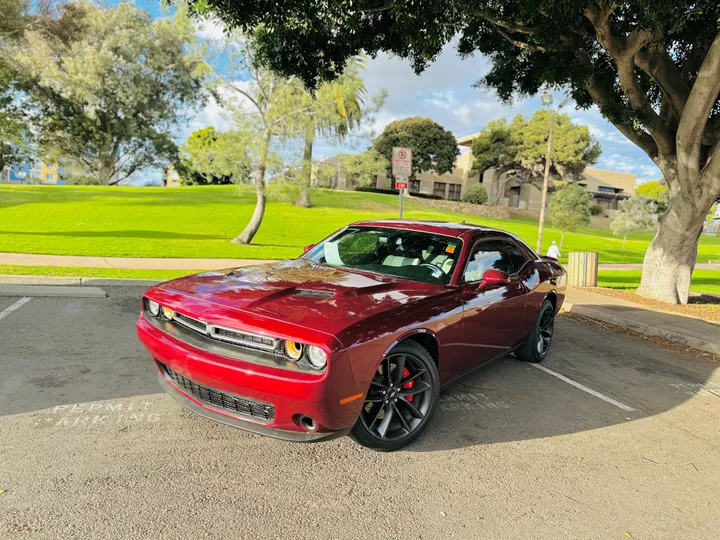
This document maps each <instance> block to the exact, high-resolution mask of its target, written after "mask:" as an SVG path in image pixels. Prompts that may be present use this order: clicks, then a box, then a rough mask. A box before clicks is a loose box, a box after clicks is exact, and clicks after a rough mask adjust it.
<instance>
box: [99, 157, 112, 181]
mask: <svg viewBox="0 0 720 540" xmlns="http://www.w3.org/2000/svg"><path fill="white" fill-rule="evenodd" d="M99 161H100V163H99V166H98V182H100V185H101V186H108V185H110V181H111V180H112V177H113V165H114V163H111V160H110V157H109V156H100V160H99Z"/></svg>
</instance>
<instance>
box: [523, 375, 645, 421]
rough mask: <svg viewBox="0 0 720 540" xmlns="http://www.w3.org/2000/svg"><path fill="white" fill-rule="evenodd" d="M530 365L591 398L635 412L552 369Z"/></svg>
mask: <svg viewBox="0 0 720 540" xmlns="http://www.w3.org/2000/svg"><path fill="white" fill-rule="evenodd" d="M530 365H531V366H533V367H536V368H538V369H539V370H541V371H544V372H545V373H547V374H548V375H552V376H553V377H557V378H558V379H560V380H561V381H565V382H566V383H568V384H571V385H573V386H574V387H575V388H579V389H580V390H582V391H583V392H587V393H588V394H590V395H591V396H595V397H596V398H599V399H602V400H603V401H607V402H608V403H609V404H610V405H615V406H616V407H617V408H618V409H622V410H623V411H627V412H633V411H634V410H635V409H633V408H632V407H628V406H627V405H625V404H624V403H620V402H619V401H616V400H614V399H613V398H611V397H608V396H606V395H604V394H601V393H600V392H597V391H595V390H593V389H592V388H588V387H587V386H585V385H584V384H580V383H579V382H576V381H573V380H572V379H569V378H567V377H566V376H565V375H560V374H559V373H558V372H556V371H553V370H552V369H548V368H546V367H545V366H541V365H540V364H530Z"/></svg>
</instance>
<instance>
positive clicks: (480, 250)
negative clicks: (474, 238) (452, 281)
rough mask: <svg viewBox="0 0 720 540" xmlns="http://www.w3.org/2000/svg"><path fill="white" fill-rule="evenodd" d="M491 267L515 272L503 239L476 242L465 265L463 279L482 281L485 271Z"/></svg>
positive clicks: (511, 272) (509, 272)
mask: <svg viewBox="0 0 720 540" xmlns="http://www.w3.org/2000/svg"><path fill="white" fill-rule="evenodd" d="M491 268H492V269H495V270H502V271H503V272H507V273H508V274H513V273H514V272H515V270H514V269H513V266H512V263H511V262H510V256H509V255H508V252H507V250H506V249H505V243H504V242H503V241H502V240H487V241H485V242H479V243H477V244H475V247H474V248H473V251H472V253H471V254H470V258H469V259H468V263H467V266H466V267H465V274H463V280H464V281H466V282H472V281H480V280H481V279H482V277H483V274H485V271H486V270H490V269H491Z"/></svg>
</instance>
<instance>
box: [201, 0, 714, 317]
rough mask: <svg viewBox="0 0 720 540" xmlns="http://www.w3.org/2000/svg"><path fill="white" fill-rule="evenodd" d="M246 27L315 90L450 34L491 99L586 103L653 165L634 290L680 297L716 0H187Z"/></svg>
mask: <svg viewBox="0 0 720 540" xmlns="http://www.w3.org/2000/svg"><path fill="white" fill-rule="evenodd" d="M195 5H196V6H197V9H202V10H211V11H213V12H214V13H216V14H218V15H219V16H220V17H221V18H223V19H224V20H225V21H226V22H227V23H228V24H230V25H233V26H242V27H245V28H246V29H254V30H255V32H257V33H258V34H259V37H260V47H259V58H260V59H262V60H263V61H264V62H265V63H266V64H267V65H269V66H271V67H273V68H275V69H276V70H278V71H280V72H282V73H285V74H295V75H297V76H300V77H302V78H303V80H304V81H306V83H308V84H310V85H314V84H316V83H317V81H318V80H319V79H324V78H329V77H332V76H334V75H335V74H336V73H338V72H339V71H341V70H342V69H343V66H344V63H345V61H346V60H347V59H348V58H351V57H352V56H354V55H356V54H358V53H360V52H361V51H365V52H367V53H369V54H374V53H376V52H378V51H381V50H385V51H389V52H393V53H395V54H397V55H399V56H402V57H406V58H410V59H411V61H412V63H413V66H414V67H415V69H416V70H422V69H423V68H424V67H425V66H426V64H427V63H428V62H429V61H432V60H433V59H434V58H435V57H436V56H437V55H438V54H439V52H440V51H441V50H442V47H443V46H444V45H445V44H446V43H448V42H449V41H450V40H451V39H453V37H454V36H456V35H457V34H458V33H459V34H460V41H459V52H460V53H461V54H472V53H474V52H481V53H483V54H486V55H488V56H489V57H490V59H491V62H492V67H491V69H490V70H489V71H488V72H487V74H486V75H485V76H484V77H483V78H482V79H481V84H483V85H486V86H488V87H491V88H493V89H495V90H496V91H497V93H498V95H499V96H500V97H501V98H502V99H506V100H509V99H511V98H512V97H513V96H515V95H518V94H519V95H533V94H536V93H538V92H539V91H541V90H542V89H543V88H545V87H556V88H557V87H565V88H568V89H569V90H570V92H571V94H572V97H573V98H574V100H575V102H576V103H577V104H578V105H579V106H581V107H589V106H591V105H593V104H594V105H597V106H598V108H599V109H600V111H601V112H602V114H603V115H604V116H605V117H606V118H607V119H608V120H610V121H611V122H612V123H613V124H614V125H615V126H616V127H617V128H618V130H620V132H621V133H623V135H625V136H626V137H627V138H628V139H629V140H630V141H631V142H632V143H634V144H635V145H637V146H638V147H639V148H641V149H642V150H643V151H644V152H645V153H647V155H648V156H649V157H650V158H651V159H652V160H653V161H654V162H655V163H656V164H657V165H658V167H660V169H661V170H662V172H663V175H664V177H665V179H666V181H667V183H668V189H669V204H668V208H667V210H666V212H665V214H664V215H663V217H662V220H661V222H660V227H659V229H658V232H657V235H656V236H655V238H654V240H653V241H652V243H651V245H650V248H649V249H648V251H647V253H646V255H645V261H644V265H643V275H642V281H641V285H640V288H639V289H638V293H640V294H642V295H645V296H649V297H652V298H656V299H658V300H661V301H665V302H671V303H685V302H687V298H688V292H689V288H690V278H691V275H692V271H693V269H694V266H695V260H696V258H697V243H698V238H699V236H700V232H701V230H702V222H703V219H704V217H705V214H706V213H707V211H708V209H709V208H710V207H711V206H712V204H713V202H714V201H715V199H717V197H718V193H720V156H719V155H716V154H717V153H718V152H720V144H718V143H719V142H720V105H718V93H719V92H720V34H719V33H718V24H717V21H718V20H719V19H720V5H718V2H717V0H697V1H694V2H688V1H687V0H664V1H661V2H658V1H649V0H624V1H621V0H615V1H613V0H595V1H591V0H554V1H551V2H550V1H548V2H538V1H537V0H503V1H498V0H478V1H475V2H467V1H466V0H447V1H441V2H438V1H435V2H427V3H424V4H423V6H422V9H418V8H417V5H416V3H415V2H413V1H411V0H395V1H392V2H382V1H379V0H353V1H349V0H340V1H332V2H331V1H329V0H314V1H312V2H306V1H304V0H289V1H287V2H283V3H282V4H278V3H277V2H275V1H271V0H255V1H253V2H250V1H247V0H239V1H236V2H226V1H224V0H195Z"/></svg>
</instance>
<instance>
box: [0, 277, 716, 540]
mask: <svg viewBox="0 0 720 540" xmlns="http://www.w3.org/2000/svg"><path fill="white" fill-rule="evenodd" d="M107 290H108V293H109V296H108V298H104V299H103V298H92V299H81V298H31V299H29V300H27V301H25V302H24V303H20V305H18V301H19V299H18V298H0V368H1V370H2V371H1V372H0V538H62V539H69V538H102V539H114V538H152V539H159V538H205V537H208V538H214V537H221V536H222V537H224V538H263V539H264V538H268V539H278V538H293V539H297V538H332V539H336V538H355V539H356V538H362V539H364V538H378V537H382V538H432V539H434V538H473V539H476V538H533V539H537V538H552V539H557V538H599V539H611V538H628V537H631V538H638V539H640V538H653V539H654V538H671V539H677V538H708V539H710V538H713V539H715V538H718V530H720V497H719V496H718V493H719V492H718V486H719V485H720V467H719V466H718V465H719V464H720V366H718V365H717V364H713V363H710V362H708V361H706V360H701V359H697V358H693V357H690V356H685V355H683V354H680V353H677V352H671V351H666V350H662V349H659V348H657V347H655V346H654V345H652V344H650V343H647V342H645V341H643V340H641V339H637V338H632V337H629V336H625V335H622V334H616V333H611V332H602V331H599V330H598V329H597V328H595V327H592V326H586V325H583V324H580V323H577V322H574V321H571V320H560V321H559V322H558V324H557V329H556V338H555V343H554V346H553V349H552V351H551V353H550V355H549V357H548V358H547V359H546V361H545V362H544V363H543V364H542V368H543V369H539V368H537V367H535V366H531V365H527V364H523V363H520V362H518V361H516V360H514V359H513V358H512V357H508V358H505V359H502V360H499V361H497V362H495V363H493V364H490V365H488V366H487V367H485V368H483V369H481V370H479V371H477V372H476V373H474V374H473V375H471V376H470V377H469V378H466V379H464V380H463V381H462V382H461V383H460V384H458V385H456V386H455V387H453V388H452V389H451V390H449V391H447V392H445V393H444V394H443V395H442V396H441V404H440V408H439V411H438V414H437V415H436V416H435V418H434V420H433V423H432V425H431V426H430V429H429V430H428V432H427V433H426V434H424V435H423V437H421V438H420V439H419V440H418V441H417V442H416V443H415V444H414V445H412V446H411V447H410V448H409V449H407V450H404V451H400V452H395V453H391V454H382V453H376V452H372V451H369V450H366V449H363V448H361V447H360V446H358V445H357V444H355V443H354V442H353V441H352V440H351V439H349V438H343V439H338V440H334V441H331V442H327V443H320V444H312V445H302V444H292V443H286V442H281V441H276V440H273V439H268V438H262V437H259V436H255V435H249V434H247V433H244V432H241V431H237V430H234V429H232V428H229V427H226V426H221V425H217V424H214V423H212V422H210V421H207V420H204V419H201V418H198V417H195V416H193V415H192V414H191V413H188V412H186V411H184V410H181V408H180V407H179V405H177V404H176V403H175V401H174V400H173V399H172V398H170V397H168V396H166V395H164V394H162V393H161V392H160V389H159V386H158V384H157V381H156V374H155V368H154V366H153V365H152V363H151V361H150V359H149V358H148V356H147V354H146V353H145V351H144V350H143V348H142V347H141V346H140V344H139V342H138V341H137V338H136V337H135V331H134V320H135V317H136V314H137V310H138V307H139V299H140V296H141V294H142V291H141V290H138V289H132V288H116V289H107ZM10 307H15V308H16V309H14V310H12V311H7V309H8V308H10Z"/></svg>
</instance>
